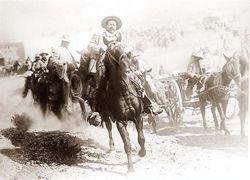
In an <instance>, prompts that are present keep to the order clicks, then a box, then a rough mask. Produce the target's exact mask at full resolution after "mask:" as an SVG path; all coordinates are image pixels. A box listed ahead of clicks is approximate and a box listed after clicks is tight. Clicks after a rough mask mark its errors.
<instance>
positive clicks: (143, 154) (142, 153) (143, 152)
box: [138, 149, 146, 157]
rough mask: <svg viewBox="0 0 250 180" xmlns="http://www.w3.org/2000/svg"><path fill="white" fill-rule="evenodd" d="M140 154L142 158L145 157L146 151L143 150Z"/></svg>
mask: <svg viewBox="0 0 250 180" xmlns="http://www.w3.org/2000/svg"><path fill="white" fill-rule="evenodd" d="M138 154H139V156H140V157H144V156H145V155H146V150H145V149H141V150H140V151H139V153H138Z"/></svg>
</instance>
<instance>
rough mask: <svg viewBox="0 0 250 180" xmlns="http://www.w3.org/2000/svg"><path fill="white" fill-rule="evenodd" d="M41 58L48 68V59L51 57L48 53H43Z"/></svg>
mask: <svg viewBox="0 0 250 180" xmlns="http://www.w3.org/2000/svg"><path fill="white" fill-rule="evenodd" d="M39 55H40V56H41V60H42V61H43V63H44V64H45V65H46V66H47V64H48V59H47V56H48V55H49V54H48V53H46V52H44V51H42V52H41V53H40V54H39Z"/></svg>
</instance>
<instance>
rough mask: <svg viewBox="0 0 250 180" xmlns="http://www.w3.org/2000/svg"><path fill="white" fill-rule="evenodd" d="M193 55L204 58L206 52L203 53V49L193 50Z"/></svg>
mask: <svg viewBox="0 0 250 180" xmlns="http://www.w3.org/2000/svg"><path fill="white" fill-rule="evenodd" d="M192 56H193V57H195V58H197V59H203V58H204V54H203V52H202V51H198V52H193V54H192Z"/></svg>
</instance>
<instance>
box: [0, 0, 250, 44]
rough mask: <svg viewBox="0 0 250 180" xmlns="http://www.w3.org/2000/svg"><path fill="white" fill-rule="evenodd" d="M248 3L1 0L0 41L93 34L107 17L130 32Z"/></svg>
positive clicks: (235, 10)
mask: <svg viewBox="0 0 250 180" xmlns="http://www.w3.org/2000/svg"><path fill="white" fill-rule="evenodd" d="M248 2H249V1H248V0H234V1H232V0H231V1H230V0H218V1H215V0H209V1H208V0H206V1H202V0H172V1H169V0H99V1H97V0H68V1H66V0H0V18H1V19H0V28H1V29H0V41H3V40H12V39H23V38H29V37H30V36H35V37H36V36H41V35H48V34H49V35H53V33H54V34H55V33H56V34H57V33H60V32H78V31H84V30H86V31H89V30H90V31H91V30H93V29H96V28H99V26H100V21H101V19H102V18H103V17H105V16H107V15H118V16H120V17H121V19H122V20H123V22H124V27H125V28H129V27H131V26H133V27H141V26H149V25H150V26H152V25H154V24H155V25H157V24H159V22H160V23H164V19H172V20H174V19H176V18H182V17H187V16H189V17H192V16H196V15H197V16H200V14H207V13H211V14H213V13H215V14H219V15H223V13H224V14H227V13H232V14H234V13H236V14H239V11H242V10H243V9H244V8H245V9H247V8H246V6H248V7H249V3H248Z"/></svg>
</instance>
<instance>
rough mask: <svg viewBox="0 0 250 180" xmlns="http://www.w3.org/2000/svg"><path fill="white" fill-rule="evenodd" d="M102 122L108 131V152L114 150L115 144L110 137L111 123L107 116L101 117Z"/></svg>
mask: <svg viewBox="0 0 250 180" xmlns="http://www.w3.org/2000/svg"><path fill="white" fill-rule="evenodd" d="M101 117H102V119H103V121H104V122H105V125H106V128H107V130H108V135H109V150H110V152H111V151H113V150H115V144H114V140H113V136H112V122H111V120H110V118H109V117H108V116H101Z"/></svg>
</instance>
